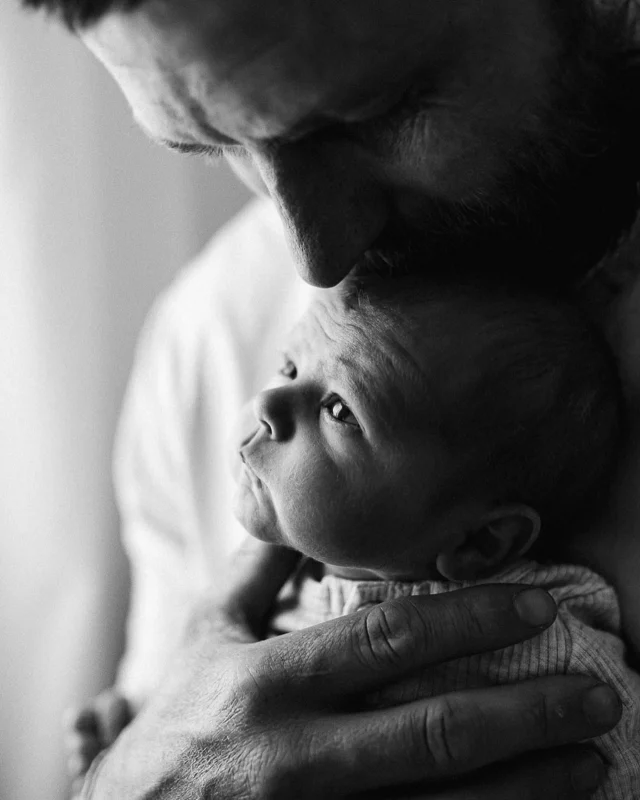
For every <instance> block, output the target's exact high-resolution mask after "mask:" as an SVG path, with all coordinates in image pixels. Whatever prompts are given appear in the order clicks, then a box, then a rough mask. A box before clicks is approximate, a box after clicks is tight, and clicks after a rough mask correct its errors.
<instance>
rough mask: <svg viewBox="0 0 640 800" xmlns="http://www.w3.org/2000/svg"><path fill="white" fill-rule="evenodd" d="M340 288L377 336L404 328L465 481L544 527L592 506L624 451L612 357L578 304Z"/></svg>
mask: <svg viewBox="0 0 640 800" xmlns="http://www.w3.org/2000/svg"><path fill="white" fill-rule="evenodd" d="M344 289H345V299H346V300H347V302H348V303H349V305H351V306H352V307H353V308H357V310H358V313H360V314H362V315H364V317H366V325H367V326H370V327H371V328H372V329H373V331H376V330H378V331H379V332H380V333H383V332H384V330H385V328H386V329H387V330H388V329H389V328H391V329H396V330H400V331H402V332H403V333H404V334H405V335H408V336H409V338H410V341H411V342H412V345H411V346H412V352H418V353H423V354H424V363H425V364H426V365H427V369H426V378H425V380H426V385H425V387H424V388H425V392H424V401H425V414H426V415H428V421H429V423H431V422H433V424H434V426H435V429H436V432H437V434H438V435H439V436H440V437H441V438H442V440H443V441H444V443H445V445H446V446H447V447H448V448H450V449H451V450H452V451H453V452H454V454H455V455H456V457H458V456H459V458H460V463H461V465H462V466H463V467H464V465H467V469H466V470H465V469H464V468H463V470H462V471H461V473H460V478H461V481H462V482H465V483H466V486H474V487H476V486H477V487H482V488H485V489H488V490H489V491H491V492H493V493H494V495H495V501H496V503H503V502H512V503H515V502H518V503H526V504H527V505H529V506H531V507H532V508H534V509H535V510H536V511H537V512H538V513H539V514H540V516H541V519H542V525H543V532H544V533H546V534H549V533H550V532H557V533H561V532H562V531H563V530H565V529H566V526H573V527H575V526H576V525H579V524H580V523H581V522H582V521H585V520H588V519H589V518H590V517H591V516H592V515H594V514H595V513H597V511H598V510H599V509H600V508H601V507H602V505H603V504H604V503H605V502H606V498H607V495H608V491H609V488H610V484H611V481H612V479H613V476H614V473H615V467H616V464H617V460H618V457H619V452H620V447H621V441H622V437H623V431H624V414H623V401H622V391H621V383H620V378H619V374H618V370H617V365H616V363H615V360H614V357H613V354H612V352H611V350H610V348H609V346H608V344H607V342H606V341H605V339H604V337H603V336H602V334H601V333H600V331H599V330H598V329H597V328H596V327H595V325H594V324H593V323H592V322H591V321H589V320H588V319H587V318H586V316H585V315H583V314H582V313H581V311H580V310H579V309H578V308H577V307H575V306H574V305H573V304H571V303H570V302H568V301H566V300H563V299H560V298H558V297H552V296H546V295H544V294H541V293H539V292H537V291H534V290H529V289H525V288H516V287H506V286H504V285H501V286H497V285H487V284H486V283H484V284H483V283H479V282H477V281H473V280H469V281H464V280H461V279H456V280H455V281H451V282H447V281H442V280H435V279H431V280H429V279H425V278H424V277H420V276H404V277H398V278H396V279H393V278H392V279H389V278H386V279H380V278H377V277H374V276H368V277H359V278H354V279H352V280H351V281H349V282H348V283H347V284H345V287H344ZM461 488H463V487H462V486H461V482H460V481H458V482H457V484H456V487H452V488H451V491H452V492H453V493H454V495H453V496H454V497H455V492H456V491H457V492H460V490H461Z"/></svg>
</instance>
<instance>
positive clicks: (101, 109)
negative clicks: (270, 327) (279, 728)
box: [0, 0, 247, 800]
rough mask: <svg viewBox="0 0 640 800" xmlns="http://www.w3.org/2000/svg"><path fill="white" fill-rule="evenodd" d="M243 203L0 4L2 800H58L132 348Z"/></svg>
mask: <svg viewBox="0 0 640 800" xmlns="http://www.w3.org/2000/svg"><path fill="white" fill-rule="evenodd" d="M246 197H247V193H246V192H245V190H244V189H243V188H241V187H240V185H239V184H238V183H237V182H236V181H235V179H234V178H233V177H231V175H230V174H229V172H228V171H227V170H226V168H224V167H218V168H215V169H214V168H208V167H206V166H205V165H204V164H203V163H202V162H201V161H198V160H195V159H191V160H190V159H186V158H184V157H182V158H181V157H180V156H176V155H173V154H170V153H164V152H162V151H161V150H159V149H158V148H156V147H154V146H153V145H152V144H150V143H149V142H148V141H147V140H146V139H145V138H144V136H143V135H142V134H141V133H139V132H138V131H137V129H136V128H135V127H134V125H133V123H132V121H131V118H130V115H129V111H128V109H127V108H126V105H125V103H124V101H123V100H122V98H121V96H120V94H119V92H118V90H117V88H116V87H115V85H112V84H111V81H110V79H109V77H108V76H107V75H106V73H105V72H103V70H102V68H101V67H100V66H99V65H98V64H97V63H94V62H93V60H92V59H91V57H90V56H89V54H88V53H86V52H85V51H84V49H83V48H82V46H81V45H80V44H79V43H78V42H76V41H75V40H74V39H73V38H72V37H71V36H70V35H68V34H67V33H66V32H64V31H63V30H62V29H61V28H59V27H57V26H55V25H54V24H52V23H47V22H46V21H45V20H44V19H42V18H41V17H40V16H34V15H30V14H26V13H24V12H22V11H21V10H20V9H19V8H18V0H9V2H7V0H3V2H1V3H0V536H1V538H0V798H2V800H45V798H46V800H61V798H64V797H65V796H66V781H65V778H64V763H63V758H62V749H61V737H60V723H59V719H60V715H61V712H62V710H63V708H64V707H65V706H67V705H68V704H69V703H70V702H73V701H76V700H82V699H83V698H85V697H88V696H90V695H92V694H94V693H95V692H96V691H97V690H99V689H100V688H101V687H103V686H104V685H107V684H108V683H109V682H110V680H111V677H112V675H113V670H114V666H115V661H116V659H117V657H118V654H119V648H120V646H121V640H120V630H121V624H122V618H123V614H124V610H125V605H126V592H127V575H126V565H125V563H124V561H123V557H122V555H121V553H120V551H119V549H118V545H117V517H116V512H115V509H114V506H113V499H112V492H111V483H110V458H111V442H112V436H113V430H114V425H115V421H116V419H117V413H118V406H119V403H120V400H121V396H122V392H123V389H124V385H125V381H126V377H127V373H128V370H129V367H130V364H131V357H132V352H133V346H134V343H135V337H136V334H137V332H138V330H139V328H140V325H141V323H142V320H143V317H144V314H145V311H146V310H147V308H148V307H149V305H150V303H151V300H152V299H153V297H154V296H155V295H156V294H157V292H158V291H159V289H160V288H162V287H163V286H164V285H166V283H167V282H168V281H169V280H170V279H171V277H172V276H173V275H174V274H175V272H176V271H177V269H178V268H179V267H180V266H181V265H182V264H184V262H186V261H187V260H188V259H189V257H190V256H192V255H193V254H194V253H195V252H197V250H198V249H199V248H200V246H201V245H202V244H203V243H204V242H205V241H206V239H207V238H208V237H209V236H210V235H211V234H212V232H213V231H214V230H215V229H216V228H217V227H218V226H219V225H220V224H221V222H223V221H224V220H225V219H227V218H228V217H229V216H230V215H231V214H232V213H234V212H235V210H237V209H238V208H239V206H240V205H241V204H242V202H243V201H244V200H245V199H246Z"/></svg>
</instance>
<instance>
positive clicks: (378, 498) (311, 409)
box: [234, 290, 469, 579]
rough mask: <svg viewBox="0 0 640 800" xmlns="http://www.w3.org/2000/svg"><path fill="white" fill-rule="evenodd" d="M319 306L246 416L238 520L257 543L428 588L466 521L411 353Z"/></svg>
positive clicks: (455, 467) (456, 466)
mask: <svg viewBox="0 0 640 800" xmlns="http://www.w3.org/2000/svg"><path fill="white" fill-rule="evenodd" d="M323 294H324V293H323ZM326 294H327V296H326V297H325V298H323V299H322V300H318V301H317V302H316V303H315V304H314V305H313V306H312V307H311V309H310V311H309V312H308V313H307V314H306V315H305V317H304V318H303V319H302V321H301V322H300V323H299V325H298V326H297V327H296V329H295V331H294V333H293V335H292V337H291V340H290V342H289V349H288V351H287V353H286V354H285V355H284V358H283V367H282V370H281V374H280V375H279V376H278V377H277V379H276V380H275V381H273V382H272V384H271V385H270V386H269V388H267V389H266V390H264V391H263V392H261V393H260V394H258V395H257V396H256V398H255V399H254V402H253V404H252V405H251V406H249V407H247V408H246V409H245V411H244V412H243V416H242V419H241V423H240V426H239V427H240V430H239V432H238V448H239V451H238V459H237V462H238V463H237V464H236V467H237V488H236V495H235V502H234V507H235V513H236V516H237V517H238V519H239V521H240V522H241V523H242V524H243V525H244V527H245V528H246V529H247V530H248V531H249V533H251V534H253V535H254V536H256V537H258V538H259V539H262V540H264V541H268V542H271V543H274V544H281V545H286V546H289V547H292V548H294V549H296V550H299V551H300V552H302V553H304V554H306V555H308V556H311V557H312V558H315V559H317V560H318V561H321V562H323V563H326V564H332V565H334V566H336V565H337V566H339V567H346V568H356V567H357V568H360V569H364V570H366V571H367V572H368V573H370V574H372V575H374V576H377V577H383V578H389V579H394V578H396V579H410V578H411V577H412V576H414V575H420V576H422V577H424V575H425V572H426V570H427V567H428V565H430V564H433V563H434V561H435V556H436V554H437V553H438V552H439V548H440V547H441V546H442V544H443V542H445V541H447V539H448V537H449V535H450V533H451V532H455V533H457V532H458V530H459V529H462V530H464V529H465V528H464V522H463V516H464V515H465V514H467V513H468V512H469V509H468V507H467V506H465V504H464V503H463V502H462V501H461V500H457V501H456V502H455V504H454V503H453V501H452V499H451V496H450V493H449V488H450V487H451V486H452V485H455V482H456V479H457V478H458V473H459V470H460V463H461V462H460V459H454V458H453V456H452V455H451V454H450V453H449V452H448V451H447V449H446V448H445V446H444V444H443V443H442V441H441V440H440V439H439V437H438V436H437V434H436V433H435V432H434V429H433V427H432V424H433V419H430V416H431V415H430V413H429V400H428V394H427V390H426V389H425V386H426V385H427V384H428V382H429V378H428V377H426V376H425V372H424V365H423V364H422V363H421V362H422V361H423V359H422V358H419V359H417V358H415V357H414V356H413V355H412V354H411V350H412V349H413V348H412V344H415V342H414V343H411V342H410V340H409V339H408V338H407V336H405V335H402V334H401V333H400V332H399V331H398V330H397V329H393V330H386V331H384V330H383V329H382V328H379V329H378V330H377V331H376V333H373V330H372V327H371V324H370V321H367V320H365V319H363V318H362V317H361V315H360V312H359V311H357V310H355V309H353V308H349V307H347V305H346V304H345V303H344V301H343V300H342V299H341V298H340V297H339V296H338V295H337V293H335V290H331V292H328V293H326ZM427 371H428V367H427Z"/></svg>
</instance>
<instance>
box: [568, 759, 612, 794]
mask: <svg viewBox="0 0 640 800" xmlns="http://www.w3.org/2000/svg"><path fill="white" fill-rule="evenodd" d="M603 779H604V763H603V761H602V759H601V758H600V756H598V755H597V754H596V753H588V754H587V755H586V756H585V757H584V758H583V759H582V760H581V761H579V762H578V763H577V764H575V765H574V766H573V768H572V770H571V785H572V787H573V788H574V789H575V790H576V791H577V792H591V791H593V790H594V789H597V788H598V786H600V784H601V783H602V781H603Z"/></svg>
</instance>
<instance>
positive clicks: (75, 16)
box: [22, 0, 145, 31]
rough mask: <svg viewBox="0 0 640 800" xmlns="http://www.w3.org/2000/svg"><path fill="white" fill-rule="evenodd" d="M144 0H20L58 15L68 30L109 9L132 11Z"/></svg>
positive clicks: (30, 6)
mask: <svg viewBox="0 0 640 800" xmlns="http://www.w3.org/2000/svg"><path fill="white" fill-rule="evenodd" d="M144 2H145V0H22V4H23V5H24V6H26V7H27V8H35V9H44V10H45V11H48V12H49V13H50V14H53V15H54V16H56V17H59V18H60V19H61V20H62V21H63V22H64V24H65V25H66V26H67V28H69V30H72V31H75V30H81V29H82V28H86V27H88V26H90V25H91V24H93V23H94V22H97V21H98V20H99V19H101V18H102V17H103V16H104V15H105V14H107V13H109V12H110V11H133V10H134V9H136V8H137V7H138V6H141V5H142V4H143V3H144Z"/></svg>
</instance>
